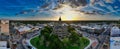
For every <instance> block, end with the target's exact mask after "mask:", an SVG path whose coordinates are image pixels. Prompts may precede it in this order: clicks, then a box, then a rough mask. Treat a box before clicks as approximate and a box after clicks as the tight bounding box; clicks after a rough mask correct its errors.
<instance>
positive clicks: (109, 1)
mask: <svg viewBox="0 0 120 49" xmlns="http://www.w3.org/2000/svg"><path fill="white" fill-rule="evenodd" d="M105 2H106V3H113V0H105Z"/></svg>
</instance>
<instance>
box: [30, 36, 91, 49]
mask: <svg viewBox="0 0 120 49" xmlns="http://www.w3.org/2000/svg"><path fill="white" fill-rule="evenodd" d="M83 39H84V40H86V42H85V41H84V40H83ZM39 41H41V40H40V39H39V36H37V37H35V38H33V39H31V40H30V43H31V44H32V45H33V46H34V47H36V48H37V49H50V48H48V47H45V46H44V45H40V43H39ZM89 43H90V41H89V40H88V39H86V38H84V37H80V46H67V47H66V48H65V49H84V48H85V47H86V46H87V45H88V44H89Z"/></svg>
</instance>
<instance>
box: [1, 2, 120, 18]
mask: <svg viewBox="0 0 120 49" xmlns="http://www.w3.org/2000/svg"><path fill="white" fill-rule="evenodd" d="M0 2H1V3H0V19H10V20H58V18H59V17H60V16H61V18H62V20H119V19H120V5H119V4H120V0H0Z"/></svg>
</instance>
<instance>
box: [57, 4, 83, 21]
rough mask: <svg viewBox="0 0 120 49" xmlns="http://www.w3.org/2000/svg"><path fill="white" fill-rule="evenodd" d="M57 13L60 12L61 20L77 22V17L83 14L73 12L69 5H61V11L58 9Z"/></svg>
mask: <svg viewBox="0 0 120 49" xmlns="http://www.w3.org/2000/svg"><path fill="white" fill-rule="evenodd" d="M57 12H60V13H62V14H60V16H61V17H62V20H77V19H78V17H79V16H83V15H84V14H83V13H80V12H77V11H75V10H74V9H73V8H72V7H70V6H69V5H63V7H62V8H61V9H58V10H57Z"/></svg>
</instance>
